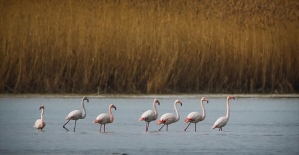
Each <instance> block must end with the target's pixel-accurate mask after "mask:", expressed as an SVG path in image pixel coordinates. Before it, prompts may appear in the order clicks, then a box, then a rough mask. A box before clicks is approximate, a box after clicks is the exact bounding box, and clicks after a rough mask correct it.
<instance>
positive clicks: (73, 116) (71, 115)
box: [63, 96, 89, 132]
mask: <svg viewBox="0 0 299 155" xmlns="http://www.w3.org/2000/svg"><path fill="white" fill-rule="evenodd" d="M84 100H86V101H87V102H89V99H88V98H87V97H85V96H84V97H83V98H82V101H81V105H82V108H83V113H82V111H80V110H74V111H72V112H70V113H69V114H68V115H67V117H66V120H68V121H67V122H66V123H65V124H64V125H63V128H64V129H65V130H66V131H69V130H68V129H67V128H66V127H65V125H66V124H67V123H68V122H69V121H70V120H75V126H74V132H75V129H76V123H77V120H78V119H84V118H85V117H86V110H85V107H84Z"/></svg>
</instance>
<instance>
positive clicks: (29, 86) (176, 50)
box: [0, 0, 299, 93]
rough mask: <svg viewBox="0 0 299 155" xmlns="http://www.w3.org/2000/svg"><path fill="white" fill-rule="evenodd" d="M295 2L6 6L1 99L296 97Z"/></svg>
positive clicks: (298, 41)
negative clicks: (127, 95)
mask: <svg viewBox="0 0 299 155" xmlns="http://www.w3.org/2000/svg"><path fill="white" fill-rule="evenodd" d="M298 8H299V2H298V1H297V0H283V1H282V0H253V1H252V0H226V1H218V0H201V1H198V0H188V1H186V0H177V1H170V0H169V1H168V0H158V1H150V0H145V1H140V0H121V1H119V0H109V1H108V0H106V1H105V0H99V1H76V0H63V1H61V0H50V1H34V0H13V1H4V0H3V1H0V12H1V16H0V30H1V31H0V43H1V45H0V62H1V66H0V92H1V93H95V92H97V91H99V92H100V93H274V92H276V93H294V92H297V93H298V92H299V72H298V71H299V37H298V36H299V35H298V34H299V18H298V17H299V11H298V10H299V9H298Z"/></svg>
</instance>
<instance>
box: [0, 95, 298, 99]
mask: <svg viewBox="0 0 299 155" xmlns="http://www.w3.org/2000/svg"><path fill="white" fill-rule="evenodd" d="M228 95H233V96H234V97H236V98H299V94H148V95H147V94H0V98H81V97H82V96H88V97H89V98H137V99H138V98H140V99H142V98H143V99H144V98H160V99H163V98H164V99H167V98H175V97H179V98H201V97H203V96H205V97H207V98H225V97H226V96H228Z"/></svg>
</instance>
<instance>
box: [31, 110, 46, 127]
mask: <svg viewBox="0 0 299 155" xmlns="http://www.w3.org/2000/svg"><path fill="white" fill-rule="evenodd" d="M41 109H42V113H41V118H40V119H37V120H36V121H35V124H34V126H33V127H35V128H36V129H37V130H39V129H40V130H41V131H42V130H43V128H44V127H45V126H46V122H45V121H44V110H45V106H43V105H42V106H40V107H39V110H41Z"/></svg>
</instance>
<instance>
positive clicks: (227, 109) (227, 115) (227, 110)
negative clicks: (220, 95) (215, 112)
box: [226, 98, 230, 118]
mask: <svg viewBox="0 0 299 155" xmlns="http://www.w3.org/2000/svg"><path fill="white" fill-rule="evenodd" d="M229 109H230V107H229V98H228V99H227V100H226V117H227V118H229Z"/></svg>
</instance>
